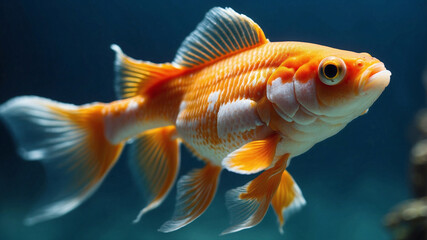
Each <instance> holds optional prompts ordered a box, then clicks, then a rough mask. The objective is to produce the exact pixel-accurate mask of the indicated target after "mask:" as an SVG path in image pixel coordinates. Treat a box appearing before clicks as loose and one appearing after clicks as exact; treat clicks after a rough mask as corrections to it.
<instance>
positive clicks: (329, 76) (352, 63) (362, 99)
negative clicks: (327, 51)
mask: <svg viewBox="0 0 427 240" xmlns="http://www.w3.org/2000/svg"><path fill="white" fill-rule="evenodd" d="M317 62H318V64H317V74H316V75H315V78H314V79H313V81H315V85H316V96H317V100H318V105H319V106H318V111H319V113H320V114H322V115H326V116H332V117H346V116H348V117H357V116H359V115H361V114H363V113H365V112H366V111H367V109H368V108H369V107H370V106H371V105H372V104H373V103H374V102H375V101H376V100H377V99H378V97H379V96H380V95H381V93H382V92H383V91H384V89H385V88H386V87H387V86H388V84H389V83H390V76H391V72H390V71H389V70H387V69H386V68H385V66H384V63H382V62H381V61H379V60H378V59H376V58H374V57H372V56H371V55H369V54H368V53H353V52H347V51H339V52H337V53H335V54H331V55H327V56H324V57H323V58H321V59H320V58H319V59H318V60H317Z"/></svg>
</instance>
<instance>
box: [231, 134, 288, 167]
mask: <svg viewBox="0 0 427 240" xmlns="http://www.w3.org/2000/svg"><path fill="white" fill-rule="evenodd" d="M279 140H280V136H279V135H278V134H273V135H271V136H270V137H268V138H266V139H263V140H257V141H252V142H250V143H247V144H245V145H243V146H242V147H241V148H239V149H237V150H236V151H234V152H232V153H230V154H229V155H228V156H227V157H226V158H224V160H223V161H222V166H223V167H224V168H226V169H227V170H229V171H232V172H236V173H240V174H253V173H257V172H260V171H262V170H264V169H266V168H268V167H269V166H270V165H271V163H272V162H273V160H274V155H275V153H276V146H277V143H278V142H279Z"/></svg>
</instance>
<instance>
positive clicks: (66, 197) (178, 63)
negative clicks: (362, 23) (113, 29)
mask: <svg viewBox="0 0 427 240" xmlns="http://www.w3.org/2000/svg"><path fill="white" fill-rule="evenodd" d="M111 48H112V49H113V50H114V51H115V52H116V62H115V64H116V71H117V80H116V86H115V87H116V90H117V93H118V96H119V98H120V100H118V101H114V102H111V103H92V104H87V105H82V106H75V105H71V104H64V103H59V102H55V101H52V100H49V99H45V98H40V97H35V96H22V97H16V98H13V99H11V100H9V101H8V102H6V103H4V104H3V105H1V107H0V116H1V118H2V119H3V120H4V121H5V123H6V124H7V125H8V127H9V128H10V129H11V131H12V133H13V137H14V138H15V140H16V143H17V146H18V150H19V154H20V155H21V156H22V157H23V158H24V159H27V160H40V161H41V162H42V163H43V164H44V166H45V167H46V172H47V178H48V185H47V191H46V196H44V198H43V201H42V202H41V203H40V205H39V208H38V209H37V210H36V211H34V212H33V213H32V214H31V215H30V216H29V217H28V218H27V220H26V222H27V223H28V224H33V223H37V222H40V221H44V220H48V219H52V218H56V217H59V216H61V215H64V214H66V213H68V212H69V211H71V210H73V209H74V208H76V207H77V206H78V205H80V204H81V203H82V202H83V201H84V200H85V199H87V198H88V197H89V196H90V195H91V194H92V193H93V192H94V191H95V190H96V189H97V188H98V187H99V185H100V184H101V182H102V180H103V179H104V178H105V176H106V175H107V173H108V172H109V171H110V169H111V168H112V167H113V166H114V164H115V163H116V161H117V159H118V158H119V156H120V153H121V152H122V149H123V147H124V146H125V145H126V144H129V145H130V149H129V150H130V158H131V160H130V161H131V162H132V165H131V166H132V168H133V169H132V170H133V171H134V172H136V175H137V176H138V178H137V180H138V181H140V183H142V185H143V186H144V192H145V193H146V196H147V205H145V207H144V208H143V209H142V210H141V212H140V214H139V215H138V217H137V219H136V221H138V220H139V219H140V217H141V216H142V215H143V214H144V213H146V212H148V211H150V210H152V209H154V208H156V207H158V206H159V205H160V204H161V203H162V201H163V200H164V199H165V198H166V196H167V195H168V193H169V191H170V189H171V188H172V186H173V185H174V182H175V180H176V178H177V173H178V168H179V165H180V156H179V154H180V153H179V145H180V143H184V144H185V146H186V147H187V148H189V149H190V150H191V151H192V152H193V153H194V154H195V155H196V156H197V157H198V158H200V159H201V160H203V161H204V162H205V164H206V165H205V167H203V168H201V169H194V170H193V171H191V172H190V173H188V174H187V175H185V176H183V177H181V178H180V179H179V181H178V183H177V189H178V193H177V203H176V207H175V212H174V214H173V216H172V219H171V220H169V221H167V222H166V223H165V224H164V225H163V226H161V228H160V229H159V230H160V231H162V232H171V231H174V230H177V229H179V228H181V227H183V226H186V225H187V224H189V223H190V222H192V221H194V220H195V219H196V218H198V217H199V216H200V215H201V214H202V213H203V212H204V211H205V210H206V209H207V207H208V206H209V204H210V203H211V201H212V199H213V198H214V196H215V192H216V189H217V186H218V182H219V176H220V173H221V170H222V169H224V168H225V169H227V170H228V171H231V172H235V173H240V174H254V173H259V172H261V173H260V174H259V175H258V176H257V177H256V178H255V179H254V180H252V181H250V182H249V183H247V184H246V185H244V186H242V187H239V188H236V189H232V190H230V191H229V192H227V193H226V205H227V207H228V209H229V212H230V215H231V226H230V227H229V228H228V229H226V230H225V231H224V232H223V234H226V233H231V232H236V231H239V230H242V229H246V228H250V227H253V226H255V225H257V224H258V223H259V222H260V221H261V220H262V219H263V217H264V215H265V214H266V212H267V209H268V207H269V205H270V204H271V205H272V207H273V209H274V211H275V213H276V214H277V217H278V221H279V229H280V230H281V229H282V226H283V223H284V216H285V215H287V214H288V213H290V212H292V211H294V210H296V209H298V208H300V207H301V206H303V205H304V204H305V200H304V198H303V195H302V193H301V190H300V188H299V187H298V185H297V184H296V183H295V181H294V179H293V178H292V177H291V175H290V174H289V173H288V172H287V171H286V167H287V166H288V165H289V163H290V160H291V158H293V157H296V156H298V155H300V154H302V153H304V152H306V151H307V150H308V149H310V148H311V147H312V146H313V145H314V144H316V143H317V142H320V141H322V140H324V139H326V138H328V137H330V136H332V135H334V134H336V133H338V132H339V131H340V130H341V129H343V128H344V127H345V126H346V125H347V124H348V123H349V122H350V121H352V120H353V119H355V118H356V117H358V116H360V115H362V114H364V113H366V111H367V110H368V108H369V107H370V106H371V105H372V104H373V103H374V101H375V100H376V99H377V98H378V97H379V96H380V94H381V93H382V92H383V90H384V89H385V87H386V86H387V85H388V84H389V81H390V75H391V73H390V72H389V71H388V70H386V68H385V67H384V64H383V63H382V62H380V61H379V60H378V59H376V58H373V57H371V56H370V55H369V54H367V53H354V52H349V51H343V50H338V49H334V48H330V47H325V46H320V45H316V44H310V43H302V42H269V41H268V40H267V39H266V37H265V36H264V33H263V31H262V30H261V28H260V27H259V26H258V25H257V24H256V23H255V22H253V21H252V20H251V19H250V18H248V17H247V16H245V15H241V14H238V13H236V12H235V11H233V10H232V9H231V8H225V9H224V8H218V7H216V8H213V9H211V10H210V11H209V12H208V13H207V14H206V16H205V18H204V19H203V21H202V22H201V23H200V24H199V25H198V26H197V28H196V30H194V31H193V32H192V33H191V34H190V35H189V36H188V37H187V38H186V39H185V40H184V42H183V43H182V45H181V47H180V48H179V49H178V52H177V55H176V57H175V59H174V61H173V62H172V63H164V64H155V63H151V62H146V61H138V60H134V59H132V58H130V57H128V56H126V55H125V54H123V52H122V51H121V49H120V48H119V47H118V46H117V45H112V47H111ZM130 140H131V141H130Z"/></svg>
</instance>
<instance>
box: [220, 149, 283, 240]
mask: <svg viewBox="0 0 427 240" xmlns="http://www.w3.org/2000/svg"><path fill="white" fill-rule="evenodd" d="M288 158H289V154H285V155H284V156H282V157H281V158H280V159H279V160H278V161H277V162H276V163H275V165H274V166H273V167H272V168H269V169H267V170H265V171H264V172H263V173H261V174H260V175H259V176H258V177H256V178H255V179H254V180H252V181H251V182H249V183H247V184H246V185H244V186H242V187H238V188H236V189H232V190H230V191H228V192H227V193H226V205H227V208H228V210H229V213H230V217H231V221H230V222H231V226H230V227H229V228H227V229H226V230H225V231H223V232H222V233H221V235H224V234H229V233H233V232H237V231H240V230H243V229H247V228H251V227H253V226H255V225H257V224H258V223H260V222H261V220H262V219H263V218H264V216H265V214H266V212H267V210H268V206H269V205H270V202H271V199H272V198H273V195H274V194H275V192H276V190H277V187H278V186H279V184H280V179H281V173H282V172H283V171H284V170H285V168H286V163H287V160H288Z"/></svg>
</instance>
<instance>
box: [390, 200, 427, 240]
mask: <svg viewBox="0 0 427 240" xmlns="http://www.w3.org/2000/svg"><path fill="white" fill-rule="evenodd" d="M385 225H386V226H387V227H388V228H389V229H390V230H391V232H392V234H393V236H394V238H393V239H395V240H421V239H427V238H426V237H427V197H424V198H421V199H415V200H408V201H406V202H403V203H401V204H399V205H398V206H396V207H395V208H394V209H393V210H392V212H391V213H389V214H388V215H387V216H386V217H385Z"/></svg>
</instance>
